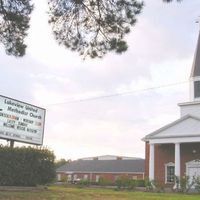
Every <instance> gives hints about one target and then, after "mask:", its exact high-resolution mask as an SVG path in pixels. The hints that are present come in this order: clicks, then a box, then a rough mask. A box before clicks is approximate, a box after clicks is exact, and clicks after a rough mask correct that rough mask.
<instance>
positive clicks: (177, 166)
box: [174, 143, 181, 189]
mask: <svg viewBox="0 0 200 200" xmlns="http://www.w3.org/2000/svg"><path fill="white" fill-rule="evenodd" d="M180 166H181V158H180V143H176V144H175V176H176V177H177V178H179V179H180V176H181V167H180ZM176 188H179V185H177V184H175V186H174V189H176Z"/></svg>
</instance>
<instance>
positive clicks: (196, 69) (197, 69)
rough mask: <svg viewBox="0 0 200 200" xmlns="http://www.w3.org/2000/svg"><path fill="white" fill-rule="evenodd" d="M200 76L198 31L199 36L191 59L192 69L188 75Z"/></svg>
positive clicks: (199, 39) (199, 40)
mask: <svg viewBox="0 0 200 200" xmlns="http://www.w3.org/2000/svg"><path fill="white" fill-rule="evenodd" d="M197 76H200V32H199V38H198V41H197V47H196V52H195V55H194V60H193V66H192V71H191V75H190V77H191V78H192V77H197Z"/></svg>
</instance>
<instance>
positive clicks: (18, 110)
mask: <svg viewBox="0 0 200 200" xmlns="http://www.w3.org/2000/svg"><path fill="white" fill-rule="evenodd" d="M45 112H46V110H45V109H43V108H40V107H37V106H34V105H31V104H28V103H25V102H21V101H18V100H15V99H11V98H8V97H5V96H1V95H0V138H2V139H7V140H13V141H19V142H24V143H29V144H36V145H42V143H43V134H44V122H45Z"/></svg>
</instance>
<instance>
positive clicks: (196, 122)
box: [143, 33, 200, 188]
mask: <svg viewBox="0 0 200 200" xmlns="http://www.w3.org/2000/svg"><path fill="white" fill-rule="evenodd" d="M178 106H179V107H180V118H179V119H178V120H176V121H174V122H172V123H170V124H167V125H166V126H164V127H162V128H160V129H158V130H156V131H154V132H153V133H151V134H148V135H146V136H145V137H144V138H143V141H145V143H146V147H145V148H146V149H145V176H146V177H149V179H150V180H155V181H156V182H158V183H160V184H162V185H165V186H168V187H172V188H176V187H177V185H176V184H175V180H174V179H175V176H176V177H179V178H180V177H183V176H188V177H189V181H190V182H191V180H192V177H197V176H200V33H199V37H198V42H197V48H196V52H195V56H194V61H193V66H192V71H191V75H190V101H189V102H185V103H180V104H178Z"/></svg>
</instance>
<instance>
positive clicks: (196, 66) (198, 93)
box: [190, 18, 200, 101]
mask: <svg viewBox="0 0 200 200" xmlns="http://www.w3.org/2000/svg"><path fill="white" fill-rule="evenodd" d="M198 23H199V25H200V18H199V20H198ZM190 85H191V86H190V100H191V101H200V31H199V36H198V41H197V47H196V52H195V55H194V60H193V65H192V71H191V74H190Z"/></svg>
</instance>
